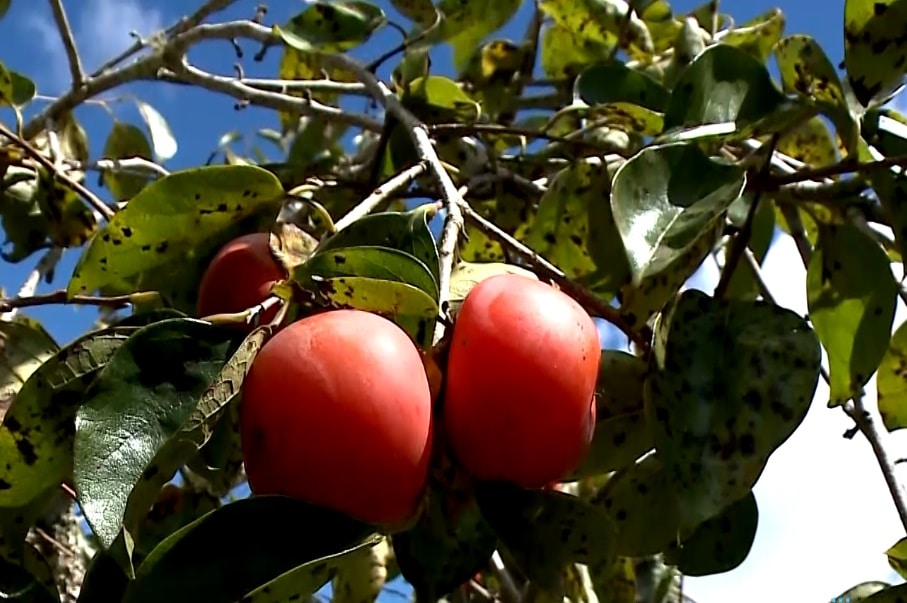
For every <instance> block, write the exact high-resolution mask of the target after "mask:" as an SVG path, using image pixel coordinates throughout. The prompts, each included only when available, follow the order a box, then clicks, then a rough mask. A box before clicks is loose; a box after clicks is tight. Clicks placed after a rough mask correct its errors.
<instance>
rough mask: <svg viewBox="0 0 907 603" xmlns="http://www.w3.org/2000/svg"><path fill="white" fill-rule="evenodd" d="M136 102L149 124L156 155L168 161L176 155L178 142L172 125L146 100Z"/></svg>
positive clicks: (146, 123) (161, 159)
mask: <svg viewBox="0 0 907 603" xmlns="http://www.w3.org/2000/svg"><path fill="white" fill-rule="evenodd" d="M135 104H136V105H137V106H138V108H139V113H140V114H141V116H142V119H143V120H144V121H145V125H146V126H148V132H149V133H150V134H151V144H152V145H153V147H154V155H155V157H156V158H157V159H158V160H160V161H167V160H168V159H172V158H173V156H174V155H176V151H177V148H178V147H177V144H176V139H175V138H174V137H173V132H171V131H170V125H169V124H168V123H167V120H166V119H164V116H163V115H161V113H160V112H159V111H158V110H157V109H155V108H154V107H152V106H151V105H149V104H148V103H146V102H143V101H140V100H136V101H135Z"/></svg>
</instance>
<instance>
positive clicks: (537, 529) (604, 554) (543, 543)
mask: <svg viewBox="0 0 907 603" xmlns="http://www.w3.org/2000/svg"><path fill="white" fill-rule="evenodd" d="M476 500H477V501H478V503H479V508H480V509H481V510H482V515H483V516H484V517H485V519H486V520H487V521H488V523H489V525H491V528H492V529H493V530H494V531H495V533H496V534H497V535H498V538H500V540H501V542H502V543H503V544H504V545H505V546H506V548H507V550H508V551H509V552H510V554H511V555H513V556H514V558H515V559H516V560H517V562H518V563H519V565H520V568H521V569H522V570H523V572H525V574H526V575H527V576H528V577H529V579H530V580H532V581H533V582H536V583H537V584H538V585H539V586H541V587H542V588H544V589H547V590H549V591H551V592H552V593H559V592H560V590H561V589H560V588H559V585H558V582H559V581H560V579H559V578H560V576H561V575H562V572H563V569H564V566H566V565H567V564H568V563H583V564H587V565H591V564H602V563H607V562H608V561H609V560H610V559H612V558H613V557H614V556H615V542H616V538H617V532H616V529H615V525H614V524H613V523H612V522H611V521H610V519H609V518H608V515H607V514H606V513H604V512H603V511H602V510H601V509H599V508H597V507H595V506H593V505H590V504H589V503H586V502H584V501H583V500H581V499H579V498H577V497H575V496H572V495H570V494H565V493H563V492H557V491H551V490H521V489H519V488H516V487H514V486H511V485H508V484H503V483H489V482H486V483H483V484H480V485H479V486H478V487H477V490H476Z"/></svg>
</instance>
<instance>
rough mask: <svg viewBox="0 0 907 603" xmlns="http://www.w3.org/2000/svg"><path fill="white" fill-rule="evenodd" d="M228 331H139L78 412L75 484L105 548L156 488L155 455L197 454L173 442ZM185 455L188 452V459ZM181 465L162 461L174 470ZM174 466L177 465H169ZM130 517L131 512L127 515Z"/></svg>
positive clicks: (163, 478)
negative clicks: (129, 510) (130, 510)
mask: <svg viewBox="0 0 907 603" xmlns="http://www.w3.org/2000/svg"><path fill="white" fill-rule="evenodd" d="M235 338H236V334H235V332H233V331H232V330H231V329H228V328H224V327H218V326H215V325H211V324H209V323H207V322H204V321H200V320H195V319H188V318H176V319H171V320H165V321H161V322H157V323H154V324H152V325H149V326H147V327H143V328H142V329H140V330H139V331H137V332H136V333H135V334H134V335H133V336H132V337H131V338H130V339H129V341H127V342H126V344H125V345H123V346H122V347H120V348H119V349H118V350H117V351H116V352H115V353H114V355H113V356H112V357H111V358H110V361H109V362H108V364H107V366H106V367H104V369H103V370H102V371H101V372H100V374H99V375H98V377H97V379H96V380H95V382H94V383H93V384H92V386H91V388H90V389H89V391H88V392H87V393H86V397H85V402H84V404H83V405H82V407H81V408H80V409H79V410H78V412H77V414H76V435H75V442H74V444H75V445H74V470H73V480H74V485H75V488H76V492H77V494H78V497H79V504H80V506H81V507H82V512H83V513H84V515H85V518H86V519H87V520H88V523H89V525H90V526H91V528H92V531H93V532H94V533H95V535H96V536H97V537H98V539H99V540H100V542H101V544H102V545H103V546H104V547H105V548H107V547H110V546H111V545H112V544H113V542H114V540H116V538H117V537H118V535H119V534H120V531H121V530H122V529H123V528H124V527H126V529H127V530H128V529H131V528H133V527H134V526H130V525H125V526H124V522H125V520H126V515H127V512H128V511H127V509H129V507H134V508H135V511H134V512H135V513H140V514H141V516H142V517H143V516H144V512H147V509H148V508H149V507H150V506H151V504H152V502H154V500H155V498H156V497H157V493H158V491H159V490H160V486H161V485H162V484H163V483H165V482H167V481H169V480H170V479H171V478H172V477H173V473H172V472H171V473H170V474H169V475H160V474H159V469H160V467H159V465H158V464H155V461H157V462H158V463H160V456H161V455H162V453H169V455H173V456H175V457H176V458H178V459H181V460H183V461H184V460H185V458H183V457H184V456H186V457H188V456H189V455H187V454H186V451H185V449H189V450H190V451H191V452H195V450H197V448H195V447H194V443H191V442H185V443H184V442H179V441H178V440H177V441H174V436H178V435H180V433H181V431H180V430H181V427H182V426H183V424H184V423H185V422H186V421H187V420H188V419H189V417H190V416H191V415H192V413H193V412H194V411H195V410H196V408H197V407H198V403H199V397H200V396H201V395H202V394H203V393H204V392H205V390H207V389H208V387H209V386H210V385H211V384H212V383H214V382H215V380H216V379H217V377H218V375H219V373H220V371H221V369H222V368H223V367H224V365H225V364H226V362H227V361H228V359H229V358H230V356H231V355H232V352H233V351H234V349H235V348H236V342H235ZM191 452H190V454H191ZM180 464H182V463H179V462H174V463H172V464H171V463H167V465H169V466H170V467H168V468H173V469H174V471H175V469H176V468H177V467H179V465H180ZM173 465H176V466H175V467H173ZM130 515H131V513H130Z"/></svg>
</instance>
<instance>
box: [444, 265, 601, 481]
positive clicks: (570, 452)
mask: <svg viewBox="0 0 907 603" xmlns="http://www.w3.org/2000/svg"><path fill="white" fill-rule="evenodd" d="M600 358H601V344H600V342H599V336H598V332H597V330H596V328H595V323H594V322H593V321H592V318H591V317H590V316H589V315H588V314H587V313H586V312H585V311H584V310H583V308H582V307H581V306H580V305H579V304H578V303H577V302H576V301H574V300H573V299H572V298H570V297H568V296H567V295H566V294H565V293H562V292H561V291H559V290H557V289H555V288H553V287H551V286H550V285H547V284H545V283H543V282H541V281H537V280H533V279H530V278H526V277H524V276H520V275H516V274H501V275H496V276H492V277H489V278H487V279H485V280H483V281H481V282H480V283H478V284H477V285H475V286H474V287H473V288H472V289H471V290H470V292H469V293H468V294H467V295H466V298H465V299H464V301H463V305H462V306H461V308H460V311H459V314H458V315H457V319H456V323H455V324H454V327H453V333H452V335H451V341H450V352H449V356H448V362H447V375H446V378H445V397H444V401H443V420H444V430H445V433H446V435H447V439H448V440H449V442H450V446H451V449H452V450H453V452H454V454H455V455H456V457H457V458H458V459H459V461H460V462H461V464H462V465H463V467H464V468H465V469H466V470H467V471H469V472H470V473H472V474H473V475H474V476H475V477H477V478H478V479H482V480H497V481H506V482H510V483H513V484H516V485H518V486H520V487H523V488H544V487H545V486H546V485H549V484H551V483H556V482H558V481H559V480H560V479H561V478H562V477H564V475H566V474H567V473H569V472H570V471H572V470H573V469H574V468H575V467H576V466H577V465H578V464H579V462H580V461H581V460H582V459H583V457H584V456H585V454H586V452H587V451H588V449H589V445H590V443H591V441H592V433H593V431H594V428H595V386H596V380H597V378H598V365H599V360H600Z"/></svg>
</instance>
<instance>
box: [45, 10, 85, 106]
mask: <svg viewBox="0 0 907 603" xmlns="http://www.w3.org/2000/svg"><path fill="white" fill-rule="evenodd" d="M50 8H51V10H52V11H53V13H54V21H56V22H57V29H59V30H60V38H61V39H62V41H63V48H64V49H65V50H66V58H67V59H69V72H70V73H71V74H72V87H73V88H79V87H81V86H82V83H83V82H84V81H85V72H84V71H83V70H82V60H81V59H80V58H79V51H78V49H77V48H76V39H75V37H73V35H72V28H71V27H70V26H69V19H68V18H67V17H66V9H64V8H63V0H50Z"/></svg>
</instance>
